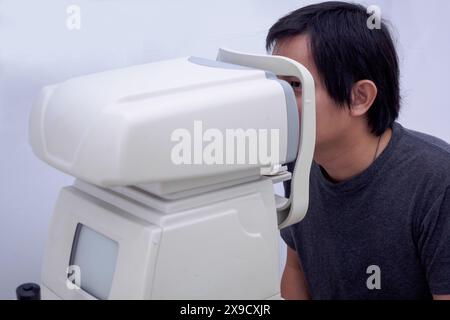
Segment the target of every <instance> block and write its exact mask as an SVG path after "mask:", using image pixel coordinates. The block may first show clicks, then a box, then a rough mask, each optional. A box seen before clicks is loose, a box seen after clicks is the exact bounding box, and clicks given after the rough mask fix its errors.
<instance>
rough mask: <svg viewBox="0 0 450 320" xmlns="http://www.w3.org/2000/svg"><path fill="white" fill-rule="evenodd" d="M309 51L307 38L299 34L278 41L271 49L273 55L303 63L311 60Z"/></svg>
mask: <svg viewBox="0 0 450 320" xmlns="http://www.w3.org/2000/svg"><path fill="white" fill-rule="evenodd" d="M310 51H311V50H310V46H309V37H308V36H307V35H304V34H301V35H296V36H292V37H286V38H284V39H280V40H278V41H277V43H276V44H275V47H274V49H273V54H274V55H277V56H284V57H288V58H291V59H294V60H297V61H299V60H303V61H305V60H309V59H311V58H312V57H311V52H310ZM299 62H300V61H299ZM301 63H303V62H301Z"/></svg>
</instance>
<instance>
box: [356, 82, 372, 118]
mask: <svg viewBox="0 0 450 320" xmlns="http://www.w3.org/2000/svg"><path fill="white" fill-rule="evenodd" d="M377 93H378V89H377V86H376V85H375V83H373V81H370V80H360V81H358V82H356V83H355V84H354V85H353V88H352V103H351V105H350V114H351V115H352V116H354V117H359V116H362V115H364V114H366V113H367V112H368V111H369V109H370V107H371V106H372V104H373V102H374V101H375V98H376V97H377Z"/></svg>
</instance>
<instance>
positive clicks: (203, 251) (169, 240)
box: [22, 49, 316, 300]
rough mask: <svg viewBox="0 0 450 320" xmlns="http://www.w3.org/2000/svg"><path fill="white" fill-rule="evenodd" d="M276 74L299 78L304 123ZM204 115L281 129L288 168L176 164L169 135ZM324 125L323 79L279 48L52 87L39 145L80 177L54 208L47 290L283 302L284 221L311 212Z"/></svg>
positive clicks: (212, 123)
mask: <svg viewBox="0 0 450 320" xmlns="http://www.w3.org/2000/svg"><path fill="white" fill-rule="evenodd" d="M276 76H292V77H297V78H298V79H299V80H300V82H301V84H302V111H301V117H300V118H301V119H299V113H298V109H297V104H296V99H295V95H294V92H293V89H292V87H290V86H289V85H288V84H287V82H285V81H283V80H279V79H278V78H277V77H276ZM197 120H201V121H202V123H203V126H204V127H207V128H218V129H219V130H225V129H228V128H235V129H243V130H246V129H249V128H251V129H279V146H280V147H279V157H278V159H279V163H271V164H269V165H267V164H264V165H263V164H261V163H256V164H250V163H249V164H234V165H231V164H226V165H225V164H192V165H188V164H174V163H173V161H171V149H172V147H173V145H174V143H173V142H172V141H171V140H170V137H171V133H172V132H173V131H174V130H176V129H177V128H191V127H192V125H193V123H194V121H197ZM315 126H316V120H315V94H314V82H313V79H312V77H311V75H310V73H309V72H308V70H307V69H306V68H305V67H303V66H302V65H301V64H299V63H297V62H296V61H293V60H291V59H289V58H286V57H281V56H270V55H253V54H245V53H239V52H235V51H231V50H226V49H219V53H218V56H217V59H216V60H208V59H203V58H198V57H186V58H180V59H173V60H167V61H160V62H154V63H149V64H144V65H138V66H133V67H128V68H123V69H118V70H113V71H107V72H102V73H98V74H93V75H88V76H82V77H78V78H73V79H70V80H68V81H65V82H62V83H60V84H56V85H52V86H48V87H45V88H44V89H43V90H42V92H41V94H40V96H39V98H38V99H37V101H36V103H35V105H34V106H33V109H32V112H31V115H30V130H29V139H30V144H31V146H32V149H33V152H34V153H35V154H36V156H37V157H39V158H40V159H41V160H43V161H45V162H47V163H48V164H50V165H51V166H53V167H55V168H57V169H59V170H61V171H63V172H65V173H67V174H69V175H71V176H74V177H75V178H76V180H75V182H74V184H73V185H72V186H67V187H64V188H62V189H61V191H60V193H59V197H58V200H57V202H56V205H55V208H54V213H53V217H52V221H51V225H50V229H49V235H48V239H47V242H46V245H45V250H44V257H43V265H42V279H41V283H40V289H41V291H40V293H41V296H42V298H43V299H257V300H260V299H279V298H280V282H279V270H278V268H279V229H281V228H284V227H287V226H289V225H292V224H294V223H297V222H299V221H301V220H302V219H303V217H304V215H305V213H306V211H307V208H308V198H309V174H310V168H311V163H312V157H313V153H314V145H315V134H316V132H315V130H316V127H315ZM269 150H270V148H269ZM293 161H295V162H296V166H295V170H294V172H293V174H292V176H291V174H290V173H289V172H287V171H286V170H279V168H280V167H281V168H284V167H282V165H283V164H286V163H290V162H293ZM274 169H275V170H274ZM270 171H272V172H270ZM264 172H265V173H264ZM289 179H290V180H291V190H292V192H291V196H290V198H289V199H285V198H283V197H280V196H278V195H275V192H274V187H273V184H274V183H278V182H281V181H286V180H289ZM22 289H23V288H22ZM25 290H30V288H29V287H28V288H26V289H25Z"/></svg>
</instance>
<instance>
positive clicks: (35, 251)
mask: <svg viewBox="0 0 450 320" xmlns="http://www.w3.org/2000/svg"><path fill="white" fill-rule="evenodd" d="M310 2H315V1H293V0H283V1H279V0H278V1H277V0H240V1H237V0H228V1H212V0H209V1H208V0H205V1H202V0H191V1H181V0H178V1H175V0H165V1H163V0H153V1H144V0H142V1H141V0H127V1H125V0H122V1H121V0H71V1H67V0H53V1H52V0H40V1H32V0H29V1H24V0H0V150H1V151H0V299H13V298H14V295H15V288H16V286H17V285H19V284H21V283H23V282H28V281H33V282H39V277H40V271H41V270H40V265H41V257H42V253H43V245H44V242H45V239H46V234H47V228H48V224H49V221H50V216H51V213H52V208H53V205H54V202H55V200H56V196H57V193H58V190H59V189H60V188H61V187H62V186H64V185H67V184H70V183H71V182H72V178H70V177H69V176H66V175H64V174H62V173H60V172H58V171H56V170H55V169H52V168H50V167H48V166H47V165H45V164H43V163H41V162H40V161H39V160H37V159H36V158H35V157H34V156H33V154H32V152H31V149H30V147H29V146H28V142H27V125H28V113H29V111H30V107H31V104H32V102H33V99H34V98H35V97H36V95H37V93H38V92H39V90H40V88H41V87H42V86H45V85H48V84H51V83H55V82H59V81H63V80H65V79H67V78H70V77H73V76H78V75H82V74H88V73H93V72H98V71H103V70H107V69H112V68H117V67H123V66H127V65H133V64H139V63H145V62H151V61H155V60H161V59H168V58H174V57H180V56H188V55H197V56H202V57H206V58H215V55H216V51H217V48H219V47H221V46H225V47H229V48H234V49H238V50H242V51H250V52H259V53H263V52H264V38H265V35H266V33H267V30H268V28H269V27H270V26H271V25H272V24H273V23H274V22H275V21H276V19H278V18H279V17H281V16H282V15H284V14H286V13H287V12H289V11H292V10H294V9H296V8H298V7H300V6H302V5H304V4H307V3H310ZM363 3H365V4H367V5H368V4H377V5H379V6H380V7H381V9H382V14H383V17H385V18H388V19H391V20H392V22H393V24H394V26H395V27H396V32H395V37H396V38H397V40H398V47H399V50H400V56H401V65H402V87H403V95H404V100H403V110H402V113H401V118H400V122H401V123H402V124H403V125H405V126H407V127H411V128H414V129H417V130H419V131H423V132H427V133H430V134H433V135H436V136H438V137H441V138H443V139H444V140H447V141H450V125H449V124H450V123H449V120H448V119H449V118H450V106H449V102H448V99H447V97H446V94H447V93H448V92H449V89H448V84H449V81H448V80H447V73H449V71H450V61H449V59H448V57H450V41H449V40H450V36H449V31H450V27H449V26H450V25H449V22H448V20H447V17H446V15H447V14H448V12H450V2H448V1H447V0H429V1H427V2H425V1H419V0H416V1H414V0H402V1H393V0H391V1H389V0H384V1H375V0H374V1H364V2H363ZM71 4H76V5H79V6H80V8H81V30H79V31H69V30H68V29H67V28H66V19H67V13H66V8H67V7H68V6H69V5H71ZM278 190H279V191H281V190H280V188H278ZM281 246H282V249H283V252H284V250H285V247H284V245H281ZM283 259H284V254H282V257H281V260H280V261H281V262H280V267H282V265H283Z"/></svg>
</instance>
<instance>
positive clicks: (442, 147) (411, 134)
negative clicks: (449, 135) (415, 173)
mask: <svg viewBox="0 0 450 320" xmlns="http://www.w3.org/2000/svg"><path fill="white" fill-rule="evenodd" d="M401 129H402V131H403V136H402V140H403V141H402V143H401V146H400V148H405V149H404V150H402V151H404V152H406V155H408V156H414V157H416V158H417V160H418V161H419V162H421V164H422V166H429V167H430V168H436V169H441V170H442V169H444V170H445V169H448V173H449V174H450V144H449V143H447V142H446V141H444V140H442V139H440V138H438V137H435V136H433V135H430V134H427V133H423V132H419V131H416V130H412V129H408V128H405V127H401Z"/></svg>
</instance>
